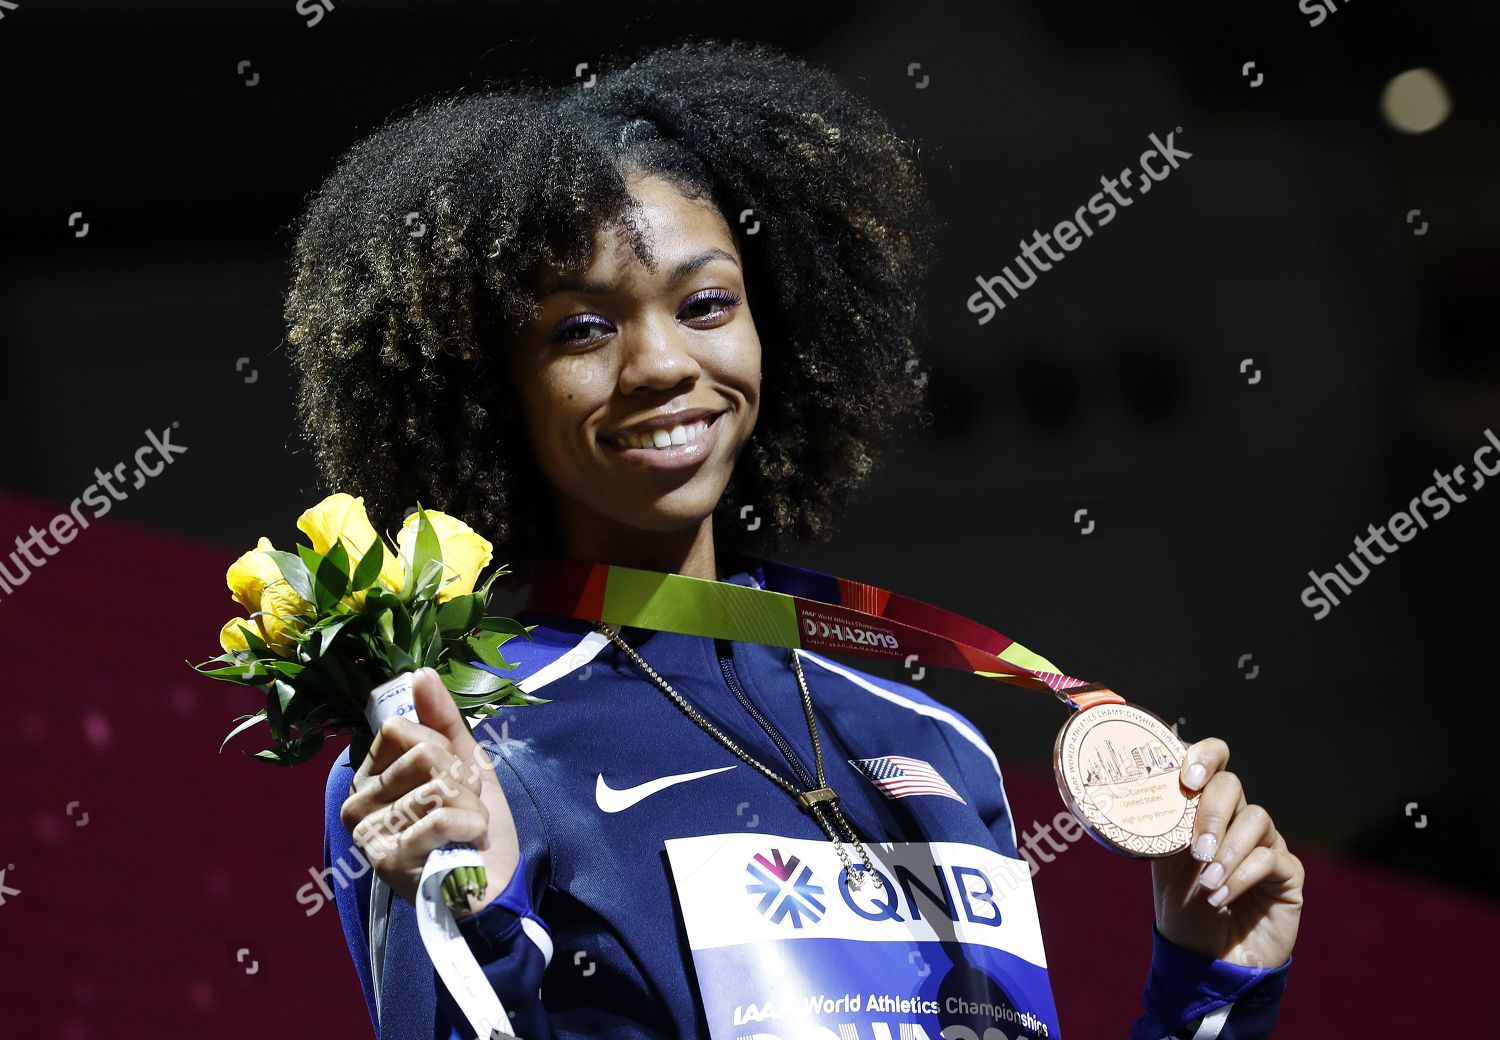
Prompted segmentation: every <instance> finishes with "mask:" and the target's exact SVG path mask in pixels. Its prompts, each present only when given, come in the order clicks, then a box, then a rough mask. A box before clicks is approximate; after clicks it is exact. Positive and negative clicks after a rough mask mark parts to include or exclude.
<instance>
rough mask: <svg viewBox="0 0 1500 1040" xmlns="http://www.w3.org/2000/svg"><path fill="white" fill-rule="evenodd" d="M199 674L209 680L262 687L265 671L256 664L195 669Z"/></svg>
mask: <svg viewBox="0 0 1500 1040" xmlns="http://www.w3.org/2000/svg"><path fill="white" fill-rule="evenodd" d="M194 668H195V670H196V671H197V672H199V674H202V675H206V676H208V677H209V678H210V679H223V680H224V681H225V682H232V683H239V684H240V685H241V686H262V685H264V684H265V680H266V669H265V667H264V666H262V665H260V664H259V663H257V662H254V661H252V662H249V663H247V664H235V665H230V666H228V667H227V668H197V666H194Z"/></svg>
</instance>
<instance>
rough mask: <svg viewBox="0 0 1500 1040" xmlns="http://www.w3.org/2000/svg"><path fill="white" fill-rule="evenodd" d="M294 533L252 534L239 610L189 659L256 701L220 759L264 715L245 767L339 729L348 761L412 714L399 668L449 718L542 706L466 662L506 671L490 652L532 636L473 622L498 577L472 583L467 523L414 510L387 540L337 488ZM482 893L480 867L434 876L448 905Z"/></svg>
mask: <svg viewBox="0 0 1500 1040" xmlns="http://www.w3.org/2000/svg"><path fill="white" fill-rule="evenodd" d="M297 527H298V528H299V529H300V530H301V531H302V532H303V533H304V534H305V535H307V536H308V538H310V539H311V540H312V545H311V546H306V545H301V544H299V545H297V547H296V549H297V551H296V552H287V551H283V550H278V549H277V548H275V546H274V545H272V543H271V541H270V539H268V538H265V537H264V536H262V537H261V539H260V541H259V543H258V544H257V546H256V547H255V548H254V549H251V550H250V551H249V552H247V553H245V554H244V555H243V556H241V557H240V558H239V559H238V560H236V561H235V562H234V564H233V565H232V566H231V567H230V568H229V573H228V575H227V580H228V584H229V591H230V593H231V594H232V596H233V598H234V601H235V602H236V603H238V604H239V605H240V606H241V607H242V608H244V609H245V610H246V611H247V612H248V613H249V616H248V617H243V618H232V619H231V620H229V621H228V622H227V623H225V625H224V627H223V629H222V630H221V631H220V633H219V644H220V646H221V647H222V648H223V650H224V652H223V653H222V654H220V655H218V656H217V657H214V658H211V659H210V660H209V661H206V662H204V663H203V664H200V665H192V667H193V668H194V669H196V670H197V671H199V672H201V673H202V674H204V675H208V676H212V677H213V678H215V679H223V680H225V681H227V682H233V683H239V684H241V685H244V686H255V687H259V688H261V689H262V690H263V691H264V693H265V698H266V703H265V707H264V708H262V709H260V710H259V711H256V712H253V713H252V714H249V715H241V716H239V717H238V718H236V719H235V720H234V721H235V723H236V725H235V726H234V728H233V729H232V730H230V732H229V735H228V736H227V737H225V738H224V744H223V745H220V748H219V750H220V751H222V750H223V749H224V746H226V745H228V743H229V741H230V740H232V739H233V738H234V737H236V736H238V735H239V734H241V733H243V732H245V731H246V730H249V729H250V728H252V727H253V726H255V725H257V724H259V723H260V722H262V721H264V722H265V723H266V725H267V727H268V729H269V732H270V737H271V740H272V741H273V746H272V747H270V748H267V749H265V750H262V751H258V752H256V753H255V755H254V756H253V757H255V758H257V759H261V760H262V761H267V762H272V763H275V764H276V765H282V766H294V765H297V764H299V763H302V762H305V761H307V760H308V759H309V758H311V757H312V756H313V755H314V754H316V753H317V751H318V749H319V748H320V747H321V746H322V744H323V741H324V739H325V738H326V737H328V736H329V735H331V734H337V733H349V734H351V735H352V737H353V740H352V743H351V745H350V750H349V761H350V762H351V763H352V764H355V765H357V764H358V763H360V762H362V761H363V760H364V758H365V755H366V754H367V753H368V751H369V748H370V744H371V742H372V741H373V740H374V737H375V732H376V731H377V730H378V729H379V728H380V724H381V723H382V722H383V721H384V720H385V718H387V717H389V716H390V715H392V714H404V713H406V712H408V711H410V710H411V708H412V702H411V693H410V690H411V681H410V680H411V673H413V672H415V671H416V670H417V669H419V668H422V667H424V666H430V667H432V668H433V669H435V670H436V671H437V673H438V674H439V675H440V676H441V677H442V680H443V684H444V685H445V686H446V687H447V688H448V691H449V692H450V693H451V694H452V695H453V700H454V703H455V704H457V705H458V707H459V708H460V709H461V710H460V714H461V715H472V716H483V715H493V714H495V712H496V710H497V708H498V707H499V706H501V705H510V704H539V703H545V701H544V699H543V698H540V697H533V696H531V695H530V694H528V693H526V692H524V691H523V690H522V689H521V688H520V687H519V686H516V685H515V684H514V683H512V682H511V681H510V680H509V679H505V678H502V677H501V676H498V675H496V674H495V673H494V672H491V671H488V670H486V669H484V668H477V667H475V666H474V665H473V664H470V663H469V662H471V661H477V662H480V663H482V664H485V665H488V666H490V667H492V668H502V669H503V668H512V667H514V665H512V664H510V663H509V662H507V661H506V660H505V659H504V658H503V657H502V656H501V655H500V651H499V647H500V645H501V644H502V643H504V642H505V641H506V640H508V639H510V638H512V637H513V636H517V635H524V636H526V638H527V639H530V638H531V634H530V631H529V630H528V629H527V628H526V627H525V626H523V625H521V624H520V623H519V622H516V621H514V620H512V619H510V618H504V617H495V616H490V615H486V614H485V612H484V610H485V606H486V604H487V603H488V602H489V594H490V586H491V585H492V583H493V582H494V580H495V579H496V578H498V577H500V576H501V575H502V574H506V573H509V572H508V570H507V568H505V567H504V566H500V567H497V568H496V569H495V570H494V572H493V573H491V574H490V576H489V577H488V578H487V579H486V580H485V581H484V583H483V584H482V585H480V586H479V587H478V588H477V589H476V587H475V586H476V583H477V582H478V580H479V573H480V571H481V570H483V569H484V567H486V566H487V565H488V564H489V562H490V558H491V546H490V543H489V542H488V541H486V540H485V539H484V538H482V537H481V536H480V535H478V534H476V533H475V532H474V531H472V530H471V529H470V528H469V527H468V525H466V524H464V523H463V522H462V521H460V520H456V519H454V518H453V517H451V516H448V515H446V514H444V513H440V512H438V511H436V510H430V509H423V508H422V507H421V505H420V504H418V507H417V510H416V511H415V512H413V513H412V514H411V515H410V516H408V517H407V518H406V521H405V523H404V524H403V526H402V528H401V530H400V532H399V533H398V535H397V537H396V544H395V546H391V545H390V544H389V543H388V542H387V541H386V539H385V538H384V537H382V536H381V535H379V534H377V533H376V531H375V528H374V526H373V525H372V524H371V523H370V519H369V517H368V515H367V514H366V513H365V508H364V500H363V499H361V498H355V497H351V496H350V495H347V494H342V493H340V494H334V495H330V496H328V497H327V498H325V499H324V500H323V501H321V502H319V503H318V504H317V505H315V506H313V507H312V508H311V509H308V510H307V511H306V512H304V513H303V514H302V515H301V516H300V517H299V518H298V519H297ZM189 663H190V662H189ZM465 721H466V723H467V717H466V720H465ZM484 889H485V878H484V868H483V867H477V866H474V867H470V866H461V867H458V868H457V869H455V870H453V871H452V873H450V874H449V875H448V876H447V877H445V878H444V879H443V897H444V900H445V902H447V903H448V905H449V906H450V907H461V906H465V905H467V903H466V896H467V895H468V894H473V895H475V896H478V895H479V894H480V893H482V892H483V891H484Z"/></svg>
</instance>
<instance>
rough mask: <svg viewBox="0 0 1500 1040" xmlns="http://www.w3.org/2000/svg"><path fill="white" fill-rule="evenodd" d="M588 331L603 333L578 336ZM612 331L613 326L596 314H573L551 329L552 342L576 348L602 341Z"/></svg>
mask: <svg viewBox="0 0 1500 1040" xmlns="http://www.w3.org/2000/svg"><path fill="white" fill-rule="evenodd" d="M589 329H603V330H604V332H603V333H602V334H601V335H597V336H590V335H578V333H580V332H584V333H586V332H587V331H588V330H589ZM614 330H615V327H614V326H613V325H611V324H610V323H609V322H607V321H605V320H604V319H603V318H601V317H599V316H598V315H597V314H573V315H569V316H568V317H566V318H564V319H563V320H562V321H560V322H558V323H557V325H556V326H555V327H554V328H553V329H552V340H553V342H555V343H565V344H568V345H570V346H577V345H578V344H588V343H593V342H594V341H595V340H600V339H603V338H604V337H605V336H607V335H608V334H609V333H611V332H613V331H614Z"/></svg>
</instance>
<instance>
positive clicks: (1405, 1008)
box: [0, 493, 1500, 1040]
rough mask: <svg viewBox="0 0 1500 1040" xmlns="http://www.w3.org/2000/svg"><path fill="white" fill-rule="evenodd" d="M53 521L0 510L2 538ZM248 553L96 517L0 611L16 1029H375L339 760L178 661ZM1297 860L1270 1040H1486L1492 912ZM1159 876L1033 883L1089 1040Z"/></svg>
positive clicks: (1111, 1000) (1025, 797)
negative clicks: (340, 896) (328, 872)
mask: <svg viewBox="0 0 1500 1040" xmlns="http://www.w3.org/2000/svg"><path fill="white" fill-rule="evenodd" d="M57 510H58V506H57V505H56V504H54V503H47V502H41V501H36V500H30V499H25V498H22V497H19V496H15V495H11V494H8V493H6V494H0V545H5V546H7V547H8V546H9V545H10V544H11V542H12V539H13V538H14V537H16V536H19V535H24V534H25V532H26V531H27V530H28V528H29V525H31V524H36V525H38V526H39V527H40V526H44V525H45V524H46V523H47V522H48V521H49V520H50V519H51V518H52V517H53V516H54V515H56V513H57ZM290 534H291V532H290V531H287V532H283V533H282V536H283V538H288V537H289V536H290ZM278 544H280V543H278ZM245 548H248V546H218V545H206V544H202V543H193V542H189V541H185V540H183V539H180V538H175V537H167V536H164V535H162V534H159V533H156V532H153V531H148V530H143V529H140V528H138V527H134V526H132V525H129V524H125V523H119V522H115V521H113V520H111V519H109V518H106V519H105V520H103V521H96V522H95V523H94V524H93V526H91V527H90V528H88V529H87V530H84V531H82V532H81V533H80V534H79V535H78V536H77V537H76V538H75V539H74V541H72V542H71V543H69V544H68V545H66V546H61V547H60V548H59V551H58V552H57V555H55V556H53V557H51V558H50V559H48V561H47V563H46V564H45V565H44V566H42V567H40V568H38V569H36V570H35V572H34V573H33V574H32V575H31V576H30V577H29V579H27V581H26V582H25V583H24V584H23V585H21V586H20V587H18V588H17V589H15V591H14V592H13V593H12V594H10V595H8V596H0V650H3V660H4V662H5V676H4V680H3V682H4V689H5V705H6V710H5V724H4V725H3V726H0V761H3V762H4V770H5V797H4V798H3V799H0V869H4V870H5V875H4V884H5V886H6V888H7V889H8V890H18V892H15V891H11V892H8V893H5V894H4V899H5V902H4V905H3V906H0V951H3V955H4V956H3V968H0V1008H3V1011H0V1020H3V1022H4V1027H3V1028H0V1033H3V1034H4V1035H7V1036H26V1037H62V1038H65V1040H85V1038H95V1037H99V1038H103V1037H146V1036H150V1037H176V1036H204V1035H212V1036H214V1037H215V1038H216V1040H232V1038H235V1037H247V1038H249V1037H256V1038H260V1037H264V1036H277V1037H280V1036H317V1037H321V1038H341V1037H349V1038H357V1037H369V1036H371V1035H372V1033H371V1029H370V1025H369V1020H368V1016H367V1014H366V1012H365V1007H364V1002H363V1000H362V998H361V996H360V990H359V984H358V981H357V979H356V976H355V972H354V966H353V963H352V961H351V960H350V957H349V953H348V950H347V948H346V947H345V945H344V939H343V934H342V932H341V930H340V928H339V921H338V917H337V914H336V912H335V910H334V909H333V908H332V906H331V905H330V906H327V907H325V908H323V909H322V910H321V911H320V912H318V913H317V914H315V915H314V916H313V917H311V918H309V917H307V916H305V910H306V907H305V906H303V905H302V904H299V903H298V902H297V900H296V898H295V895H294V893H295V892H296V891H297V889H298V888H299V887H300V886H302V885H303V884H305V883H306V882H307V881H308V880H309V874H308V870H309V868H312V867H317V866H320V865H321V857H322V841H323V815H322V812H323V810H322V805H323V783H324V780H325V778H326V776H327V772H328V768H329V765H330V763H331V761H332V759H333V757H334V755H335V754H336V753H337V750H336V749H334V748H324V749H323V751H322V753H321V754H320V755H319V757H318V758H317V759H316V760H314V762H312V763H309V764H308V765H306V766H303V767H300V768H296V769H290V770H286V769H279V768H276V767H274V766H270V765H266V764H263V763H260V762H255V761H252V760H250V759H248V758H246V757H244V755H243V754H242V752H241V751H240V750H237V749H236V748H237V746H238V747H240V748H243V747H254V746H257V745H256V744H255V738H254V737H250V738H248V739H246V738H241V740H238V741H236V743H235V744H231V746H230V748H229V749H228V750H226V751H225V752H224V753H223V754H222V755H221V754H219V752H218V746H219V742H220V741H221V740H222V738H223V736H224V734H225V733H227V732H228V730H229V727H230V725H231V720H232V718H233V717H234V716H235V715H237V714H241V713H244V712H246V711H249V710H253V708H254V707H255V695H254V694H252V693H250V692H249V691H245V690H242V689H240V688H238V687H235V686H232V685H230V684H227V683H217V682H214V681H213V680H210V679H206V678H202V677H199V676H196V675H194V674H193V673H192V672H191V671H190V670H189V669H188V667H187V665H186V664H185V663H184V662H185V661H189V660H191V661H201V660H202V659H204V658H206V657H207V656H209V655H210V654H212V653H214V652H215V636H216V633H217V632H218V628H219V626H220V624H222V622H223V621H224V620H226V619H227V618H228V617H229V616H230V613H231V611H232V610H233V609H234V608H233V604H232V603H231V602H230V599H229V594H228V591H227V589H226V588H225V586H224V581H223V575H224V571H225V569H226V568H227V567H228V565H229V564H230V562H232V561H233V559H234V558H235V557H236V556H237V555H238V554H239V553H240V552H241V551H242V550H243V549H245ZM1002 767H1005V775H1006V787H1007V790H1008V792H1009V794H1010V796H1011V800H1012V803H1013V808H1014V811H1015V816H1016V819H1017V820H1018V821H1022V822H1023V823H1024V822H1025V821H1030V820H1033V819H1050V818H1051V817H1052V816H1053V815H1054V814H1055V813H1056V812H1057V810H1058V808H1059V806H1060V804H1061V803H1060V801H1059V799H1058V795H1057V790H1056V787H1055V786H1054V785H1053V783H1052V780H1051V778H1050V777H1048V776H1046V775H1043V774H1038V773H1035V772H1032V771H1028V770H1024V769H1022V768H1020V767H1017V766H1006V764H1005V763H1004V761H1003V760H1002ZM1018 826H1019V825H1018ZM1022 829H1024V828H1022ZM1291 845H1292V849H1293V851H1294V852H1296V853H1297V854H1298V855H1299V856H1301V857H1302V859H1303V861H1304V862H1305V863H1306V865H1307V871H1308V881H1307V888H1308V890H1309V893H1310V895H1309V903H1308V908H1307V910H1306V912H1305V914H1304V921H1303V926H1302V932H1301V936H1300V938H1299V940H1298V944H1297V949H1296V953H1295V958H1296V963H1295V965H1294V966H1293V969H1292V974H1291V980H1290V986H1289V989H1288V991H1287V996H1286V1000H1285V1002H1284V1004H1283V1011H1282V1020H1281V1025H1280V1027H1279V1028H1278V1030H1277V1036H1278V1037H1286V1038H1299V1037H1306V1038H1312V1037H1326V1036H1330V1035H1337V1036H1398V1035H1413V1036H1417V1035H1423V1036H1425V1035H1433V1036H1436V1035H1444V1036H1451V1035H1459V1034H1458V1032H1457V1031H1458V1030H1464V1027H1465V1026H1467V1027H1469V1029H1468V1030H1464V1032H1463V1035H1479V1033H1478V1030H1479V1029H1480V1028H1481V1024H1480V1023H1481V1020H1480V1017H1479V1016H1480V1014H1481V1009H1482V1006H1483V1004H1484V1002H1483V1001H1481V1000H1473V1001H1469V1000H1461V999H1456V998H1462V997H1464V996H1465V995H1470V994H1481V993H1484V992H1486V991H1487V986H1488V984H1489V981H1490V980H1489V975H1490V971H1491V967H1492V966H1493V964H1494V955H1493V954H1492V953H1488V954H1486V955H1484V956H1479V957H1470V956H1466V955H1464V953H1463V948H1464V947H1463V945H1462V944H1463V943H1464V941H1465V937H1468V938H1469V939H1471V940H1473V941H1475V942H1478V941H1479V940H1480V937H1483V936H1490V937H1493V936H1496V935H1500V908H1497V907H1496V906H1495V905H1493V904H1489V903H1485V902H1482V901H1480V900H1476V899H1474V898H1473V897H1470V896H1466V895H1463V894H1460V893H1458V892H1454V891H1447V890H1445V889H1443V888H1440V887H1435V886H1434V885H1432V884H1429V883H1426V882H1422V881H1417V880H1414V879H1412V878H1407V877H1400V876H1393V875H1391V874H1387V873H1381V872H1376V871H1373V870H1370V869H1368V868H1364V867H1361V866H1359V865H1357V864H1354V863H1349V862H1342V861H1339V860H1337V859H1334V858H1329V857H1326V856H1320V855H1315V854H1313V853H1311V852H1309V851H1307V850H1306V849H1304V848H1303V847H1302V845H1301V843H1300V842H1298V841H1295V840H1293V841H1292V842H1291ZM1149 870H1150V868H1149V866H1148V865H1147V864H1146V863H1144V862H1132V861H1129V860H1125V859H1122V858H1119V857H1116V856H1113V855H1111V854H1110V853H1108V852H1106V851H1105V850H1104V849H1102V848H1099V847H1097V846H1095V845H1094V844H1093V843H1092V842H1091V841H1088V840H1082V841H1080V842H1078V843H1077V844H1076V845H1074V846H1073V847H1072V848H1070V849H1069V850H1068V851H1067V852H1066V853H1064V854H1062V855H1060V856H1059V857H1058V858H1057V859H1056V861H1055V862H1053V863H1051V864H1049V865H1047V866H1044V867H1043V868H1042V869H1041V871H1040V872H1039V873H1038V875H1037V877H1036V879H1035V882H1034V883H1035V885H1036V890H1037V898H1038V901H1039V903H1040V907H1041V915H1042V921H1043V923H1044V926H1045V942H1046V949H1047V955H1048V958H1049V961H1050V966H1051V975H1052V981H1053V986H1054V989H1055V995H1056V998H1057V1003H1058V1007H1059V1013H1060V1016H1061V1023H1062V1027H1063V1030H1064V1031H1065V1033H1066V1034H1067V1035H1068V1036H1070V1037H1073V1038H1074V1040H1093V1038H1110V1037H1121V1036H1123V1035H1124V1033H1125V1032H1126V1027H1127V1023H1129V1022H1130V1021H1131V1020H1132V1019H1134V1018H1135V1017H1136V1015H1137V1014H1139V1003H1138V998H1139V995H1140V990H1141V986H1142V984H1143V982H1144V978H1145V972H1146V967H1147V964H1148V961H1149V957H1150V922H1151V913H1152V909H1151V887H1150V886H1151V881H1150V873H1149ZM240 950H247V951H248V953H246V954H239V951H240ZM252 966H253V967H254V971H253V973H252V972H251V971H250V970H249V969H250V968H251V967H252ZM1386 980H1389V981H1386ZM1382 987H1384V988H1382ZM1466 1015H1467V1016H1471V1017H1469V1018H1467V1019H1465V1018H1464V1017H1463V1016H1466ZM1484 1028H1486V1029H1487V1028H1488V1025H1487V1024H1486V1025H1485V1026H1484ZM1469 1030H1473V1031H1474V1032H1472V1033H1470V1032H1469Z"/></svg>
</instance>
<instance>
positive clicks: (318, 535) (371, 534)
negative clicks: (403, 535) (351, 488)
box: [297, 492, 405, 610]
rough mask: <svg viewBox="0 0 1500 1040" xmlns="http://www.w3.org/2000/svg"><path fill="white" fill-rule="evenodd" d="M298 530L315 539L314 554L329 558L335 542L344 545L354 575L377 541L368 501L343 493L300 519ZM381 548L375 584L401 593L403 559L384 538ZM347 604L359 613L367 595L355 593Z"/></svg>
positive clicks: (324, 501)
mask: <svg viewBox="0 0 1500 1040" xmlns="http://www.w3.org/2000/svg"><path fill="white" fill-rule="evenodd" d="M297 528H298V529H299V530H300V531H302V533H303V534H305V535H307V536H308V537H309V538H311V539H312V547H313V551H314V552H316V553H317V554H318V555H320V556H324V555H327V553H328V550H329V549H332V548H333V544H334V542H336V541H337V542H342V543H343V545H344V551H345V552H347V553H348V554H349V573H350V574H353V573H354V570H355V568H356V567H358V566H359V561H360V557H361V556H363V555H364V552H365V550H366V549H368V548H369V547H370V546H371V544H372V543H374V541H375V528H374V526H373V525H372V524H371V523H370V517H369V515H368V514H367V513H366V512H365V500H364V499H363V498H355V497H353V496H351V495H346V494H344V493H343V492H339V493H338V494H334V495H329V496H328V497H327V498H325V499H323V501H321V502H319V503H318V504H317V505H315V506H313V507H312V508H311V509H309V510H307V511H306V512H305V513H303V514H302V515H301V516H300V517H298V518H297ZM381 546H382V547H383V549H384V551H383V552H382V554H381V560H380V575H379V577H377V578H376V579H375V584H377V585H383V586H384V587H386V588H387V589H390V590H391V591H392V592H400V591H401V583H402V581H403V580H404V578H405V575H404V572H403V570H402V567H401V560H400V559H399V558H398V557H397V556H396V554H395V553H394V552H393V551H391V549H390V547H389V546H387V545H386V544H385V540H384V539H381ZM344 602H346V603H349V604H351V605H352V606H353V607H354V608H355V609H356V610H358V609H362V608H363V607H364V604H365V593H364V592H363V591H360V592H355V593H352V594H350V595H349V596H346V597H344Z"/></svg>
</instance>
